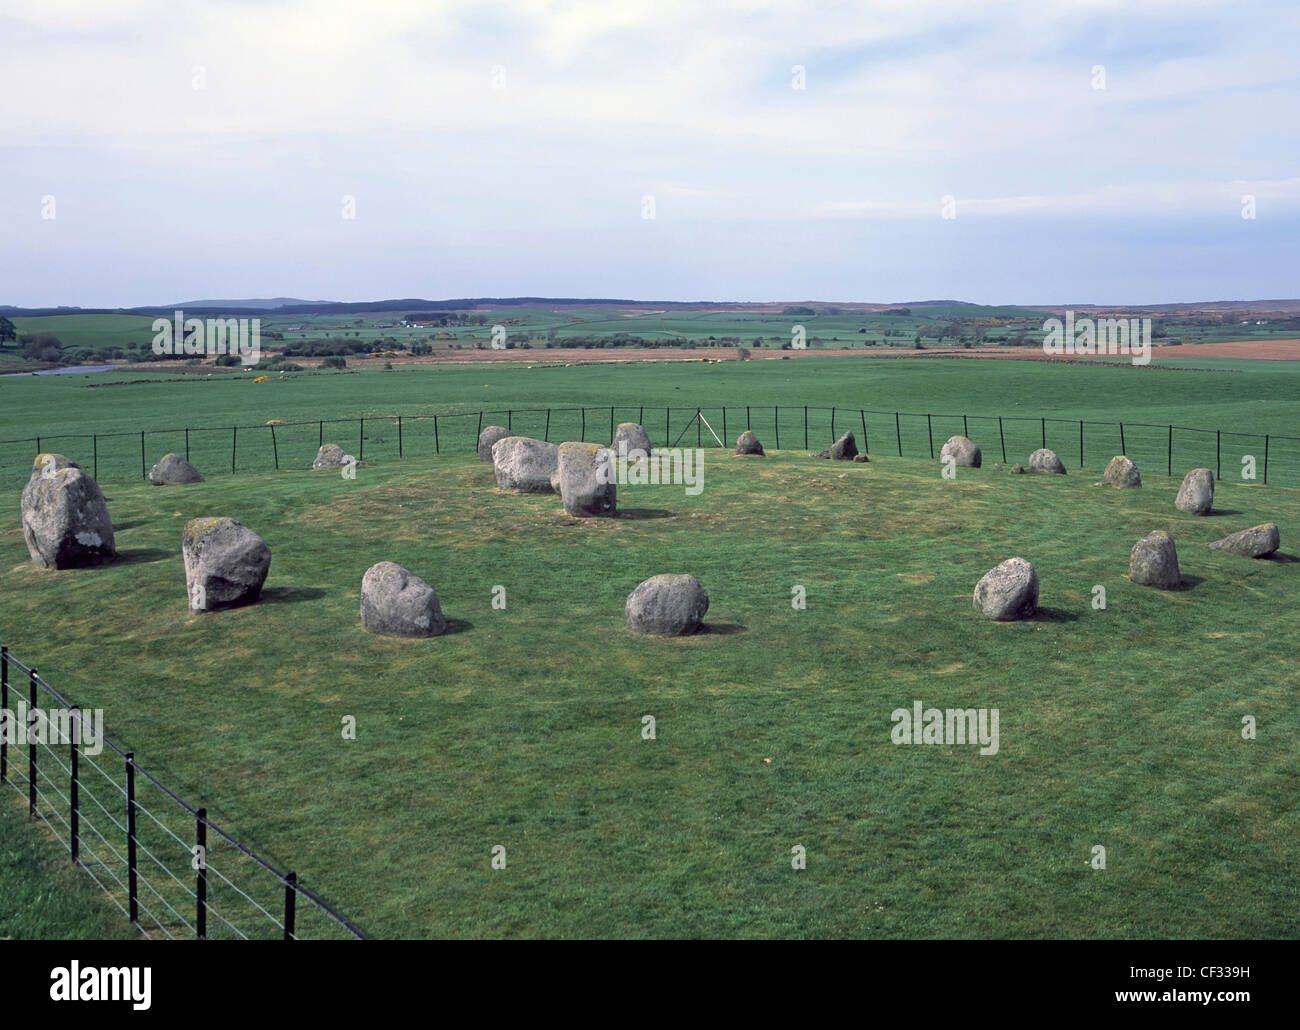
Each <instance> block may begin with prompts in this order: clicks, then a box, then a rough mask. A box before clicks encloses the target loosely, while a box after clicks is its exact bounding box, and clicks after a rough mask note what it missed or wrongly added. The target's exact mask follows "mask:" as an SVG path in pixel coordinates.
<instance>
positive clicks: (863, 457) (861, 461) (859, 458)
mask: <svg viewBox="0 0 1300 1030" xmlns="http://www.w3.org/2000/svg"><path fill="white" fill-rule="evenodd" d="M853 460H854V461H855V462H857V463H858V464H859V465H865V464H866V463H867V462H869V461H870V460H871V459H870V458H868V457H867V456H866V455H865V454H855V455H854V456H853Z"/></svg>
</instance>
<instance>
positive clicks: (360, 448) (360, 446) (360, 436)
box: [357, 417, 366, 461]
mask: <svg viewBox="0 0 1300 1030" xmlns="http://www.w3.org/2000/svg"><path fill="white" fill-rule="evenodd" d="M365 456H366V420H365V418H364V417H363V418H362V419H361V428H360V429H358V430H357V461H361V460H363V459H364V458H365Z"/></svg>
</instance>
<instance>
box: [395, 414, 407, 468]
mask: <svg viewBox="0 0 1300 1030" xmlns="http://www.w3.org/2000/svg"><path fill="white" fill-rule="evenodd" d="M397 456H398V457H399V458H402V457H405V455H404V454H403V452H402V416H401V415H398V416H397Z"/></svg>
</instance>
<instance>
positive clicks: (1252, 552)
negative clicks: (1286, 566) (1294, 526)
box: [1209, 522, 1282, 558]
mask: <svg viewBox="0 0 1300 1030" xmlns="http://www.w3.org/2000/svg"><path fill="white" fill-rule="evenodd" d="M1209 546H1210V547H1211V548H1212V549H1213V550H1215V551H1227V552H1228V553H1229V554H1239V555H1241V556H1242V557H1243V558H1269V557H1272V555H1273V554H1274V553H1275V552H1276V551H1277V549H1278V548H1279V547H1281V546H1282V537H1281V535H1280V534H1279V533H1278V531H1277V523H1276V522H1265V523H1263V524H1262V525H1259V526H1251V527H1250V529H1243V530H1241V531H1240V532H1237V533H1229V534H1228V535H1227V536H1225V537H1224V538H1223V539H1222V540H1216V541H1214V543H1212V544H1210V545H1209Z"/></svg>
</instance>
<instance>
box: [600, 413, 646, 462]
mask: <svg viewBox="0 0 1300 1030" xmlns="http://www.w3.org/2000/svg"><path fill="white" fill-rule="evenodd" d="M610 450H612V451H613V452H614V456H615V457H619V458H621V457H623V456H624V455H626V456H627V460H628V461H639V460H640V459H641V458H647V457H649V456H650V434H649V433H647V432H646V431H645V426H642V425H638V424H637V423H635V422H620V423H619V424H618V429H617V430H616V431H615V433H614V443H613V445H612V446H611V447H610ZM638 452H639V453H638Z"/></svg>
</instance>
